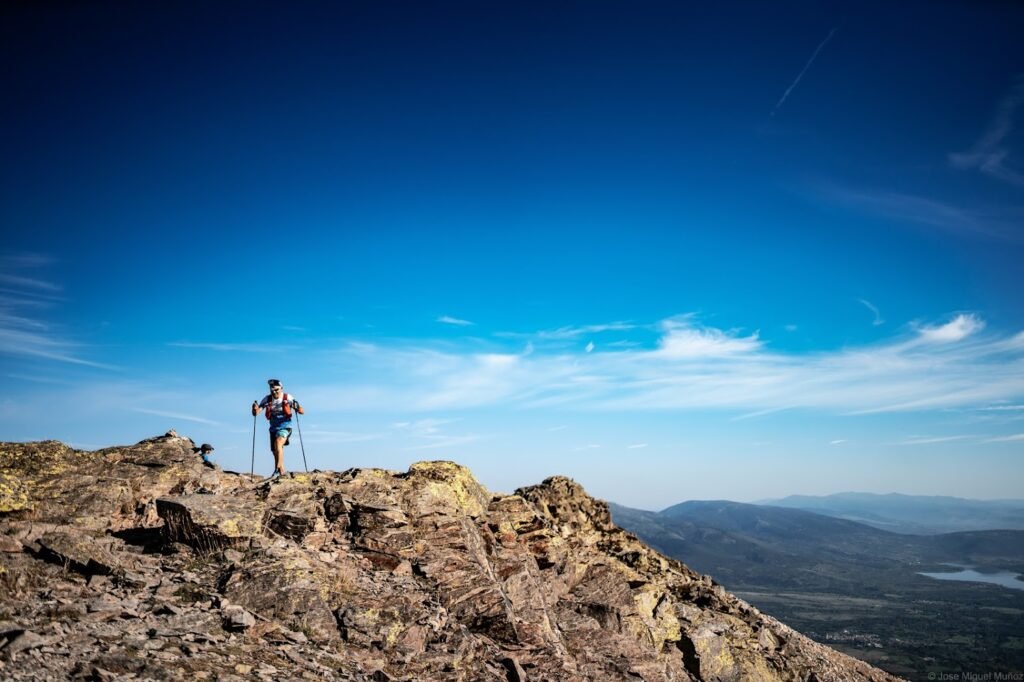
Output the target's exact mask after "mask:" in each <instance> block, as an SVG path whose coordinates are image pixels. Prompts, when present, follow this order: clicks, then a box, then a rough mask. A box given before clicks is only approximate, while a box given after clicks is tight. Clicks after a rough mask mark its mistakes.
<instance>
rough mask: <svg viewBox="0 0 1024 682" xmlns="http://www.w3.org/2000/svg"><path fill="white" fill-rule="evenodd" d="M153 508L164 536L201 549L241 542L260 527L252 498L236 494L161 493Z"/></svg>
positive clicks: (244, 541)
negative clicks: (162, 524)
mask: <svg viewBox="0 0 1024 682" xmlns="http://www.w3.org/2000/svg"><path fill="white" fill-rule="evenodd" d="M156 510H157V514H158V515H159V516H160V518H161V519H163V520H164V523H165V524H166V525H165V529H166V533H167V536H168V538H170V539H171V540H172V541H174V542H180V543H183V544H186V545H189V546H190V547H193V548H195V549H199V550H200V551H203V552H212V551H215V550H218V549H224V548H230V547H238V546H242V545H244V544H247V543H248V540H249V539H250V538H252V537H253V536H256V535H259V534H260V532H261V530H262V528H261V524H260V522H259V512H258V510H256V511H255V512H254V509H253V503H252V501H251V500H248V501H247V500H245V499H242V498H238V497H226V496H219V495H182V496H176V497H161V498H159V499H157V501H156Z"/></svg>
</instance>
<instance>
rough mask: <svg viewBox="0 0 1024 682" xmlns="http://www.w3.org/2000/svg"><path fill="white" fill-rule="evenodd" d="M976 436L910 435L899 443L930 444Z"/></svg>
mask: <svg viewBox="0 0 1024 682" xmlns="http://www.w3.org/2000/svg"><path fill="white" fill-rule="evenodd" d="M975 437H976V436H911V437H910V438H906V439H904V440H903V441H902V442H901V443H900V445H931V444H933V443H949V442H952V441H957V440H967V439H969V438H975Z"/></svg>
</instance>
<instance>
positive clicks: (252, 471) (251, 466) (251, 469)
mask: <svg viewBox="0 0 1024 682" xmlns="http://www.w3.org/2000/svg"><path fill="white" fill-rule="evenodd" d="M255 473H256V415H253V416H252V461H251V462H250V463H249V478H252V477H253V475H254V474H255Z"/></svg>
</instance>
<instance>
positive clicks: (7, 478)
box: [0, 472, 32, 514]
mask: <svg viewBox="0 0 1024 682" xmlns="http://www.w3.org/2000/svg"><path fill="white" fill-rule="evenodd" d="M30 485H31V484H30V483H28V482H27V481H24V480H22V479H18V478H15V477H14V476H11V475H9V474H5V473H2V472H0V513H4V514H6V513H10V512H15V511H22V510H29V509H32V502H31V499H30V498H29V490H30Z"/></svg>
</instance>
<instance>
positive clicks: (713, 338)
mask: <svg viewBox="0 0 1024 682" xmlns="http://www.w3.org/2000/svg"><path fill="white" fill-rule="evenodd" d="M662 329H663V330H664V332H665V334H664V336H662V337H661V340H660V341H659V346H660V348H659V351H658V352H659V353H660V354H661V355H662V356H664V357H666V358H673V359H681V360H685V359H699V358H715V357H725V356H729V355H736V354H740V353H750V352H752V351H756V350H758V349H759V348H760V347H761V342H760V341H759V340H758V338H757V337H758V334H757V332H754V333H753V334H752V335H750V336H744V337H741V336H735V335H732V334H728V333H726V332H723V331H721V330H720V329H713V328H707V327H697V326H695V325H693V324H692V323H691V322H690V321H689V319H687V318H683V319H671V320H665V321H664V322H663V323H662Z"/></svg>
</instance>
